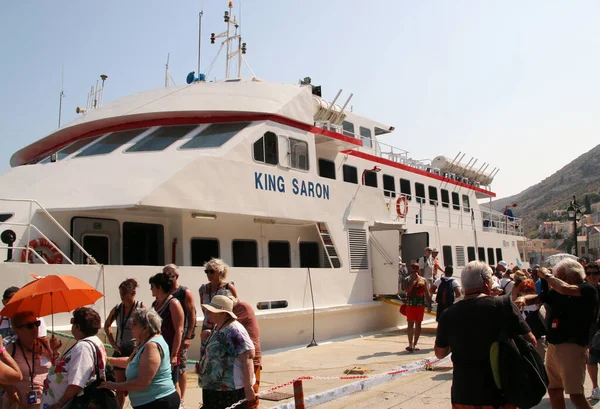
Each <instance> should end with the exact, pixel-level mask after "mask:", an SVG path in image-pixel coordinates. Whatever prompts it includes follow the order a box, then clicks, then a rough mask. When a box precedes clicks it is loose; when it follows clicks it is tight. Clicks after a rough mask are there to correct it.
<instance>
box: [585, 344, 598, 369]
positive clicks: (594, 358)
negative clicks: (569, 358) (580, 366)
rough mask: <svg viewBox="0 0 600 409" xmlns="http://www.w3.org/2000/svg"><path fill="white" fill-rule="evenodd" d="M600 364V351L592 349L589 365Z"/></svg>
mask: <svg viewBox="0 0 600 409" xmlns="http://www.w3.org/2000/svg"><path fill="white" fill-rule="evenodd" d="M598 363H600V351H599V350H597V349H594V348H590V356H589V358H588V363H587V364H588V365H598Z"/></svg>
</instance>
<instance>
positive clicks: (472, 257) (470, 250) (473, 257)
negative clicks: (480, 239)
mask: <svg viewBox="0 0 600 409" xmlns="http://www.w3.org/2000/svg"><path fill="white" fill-rule="evenodd" d="M467 260H469V261H468V262H469V263H470V262H471V261H477V251H476V250H475V247H474V246H468V247H467Z"/></svg>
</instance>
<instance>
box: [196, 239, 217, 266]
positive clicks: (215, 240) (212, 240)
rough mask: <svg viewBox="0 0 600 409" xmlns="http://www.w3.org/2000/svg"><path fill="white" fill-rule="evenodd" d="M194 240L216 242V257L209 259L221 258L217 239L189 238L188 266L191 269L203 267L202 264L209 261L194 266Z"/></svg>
mask: <svg viewBox="0 0 600 409" xmlns="http://www.w3.org/2000/svg"><path fill="white" fill-rule="evenodd" d="M196 240H202V241H203V242H216V244H217V255H216V256H211V258H213V257H214V258H221V242H220V240H219V239H218V238H216V237H202V236H198V237H196V236H193V237H191V238H190V265H191V266H193V267H202V266H204V263H206V261H209V260H210V259H208V260H206V261H205V262H204V263H202V264H194V241H196Z"/></svg>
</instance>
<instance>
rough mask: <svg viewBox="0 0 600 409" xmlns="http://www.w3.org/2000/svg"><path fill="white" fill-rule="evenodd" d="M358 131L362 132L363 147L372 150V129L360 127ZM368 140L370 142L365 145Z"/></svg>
mask: <svg viewBox="0 0 600 409" xmlns="http://www.w3.org/2000/svg"><path fill="white" fill-rule="evenodd" d="M358 131H359V132H360V140H361V142H362V144H363V146H364V147H365V148H372V147H373V132H372V131H371V128H366V127H364V126H359V127H358ZM367 140H368V143H365V141H367Z"/></svg>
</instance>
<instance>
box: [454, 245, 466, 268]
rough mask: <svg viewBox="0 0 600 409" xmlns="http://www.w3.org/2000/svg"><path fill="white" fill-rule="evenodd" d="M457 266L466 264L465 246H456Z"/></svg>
mask: <svg viewBox="0 0 600 409" xmlns="http://www.w3.org/2000/svg"><path fill="white" fill-rule="evenodd" d="M456 266H457V267H464V266H465V248H464V247H463V246H456Z"/></svg>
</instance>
